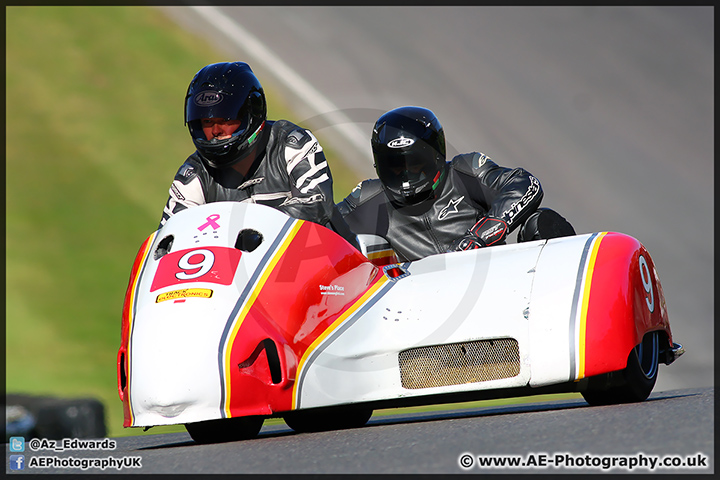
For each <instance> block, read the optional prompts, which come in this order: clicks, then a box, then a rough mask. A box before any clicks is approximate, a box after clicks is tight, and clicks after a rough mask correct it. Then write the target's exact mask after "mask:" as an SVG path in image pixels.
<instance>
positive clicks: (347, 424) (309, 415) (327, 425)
mask: <svg viewBox="0 0 720 480" xmlns="http://www.w3.org/2000/svg"><path fill="white" fill-rule="evenodd" d="M372 413H373V411H372V409H371V408H357V407H355V408H351V407H333V408H322V409H316V410H296V411H293V412H288V413H286V414H285V415H284V416H283V420H285V423H286V424H287V426H288V427H290V428H292V429H293V430H295V431H296V432H298V433H306V432H323V431H327V430H343V429H346V428H360V427H362V426H363V425H365V424H366V423H367V421H368V420H370V417H371V416H372Z"/></svg>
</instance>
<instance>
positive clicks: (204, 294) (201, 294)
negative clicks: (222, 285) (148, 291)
mask: <svg viewBox="0 0 720 480" xmlns="http://www.w3.org/2000/svg"><path fill="white" fill-rule="evenodd" d="M212 294H213V291H212V290H210V289H209V288H183V289H182V290H173V291H172V292H165V293H161V294H160V295H158V296H157V298H156V299H155V303H160V302H164V301H166V300H179V299H181V298H210V297H212Z"/></svg>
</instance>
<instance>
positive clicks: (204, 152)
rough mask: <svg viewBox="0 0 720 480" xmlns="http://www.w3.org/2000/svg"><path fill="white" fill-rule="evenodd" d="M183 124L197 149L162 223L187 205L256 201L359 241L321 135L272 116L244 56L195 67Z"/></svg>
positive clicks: (173, 190)
mask: <svg viewBox="0 0 720 480" xmlns="http://www.w3.org/2000/svg"><path fill="white" fill-rule="evenodd" d="M185 124H186V125H187V126H188V130H189V131H190V136H191V137H192V141H193V143H194V144H195V147H196V148H197V150H196V151H195V153H193V154H192V155H190V156H189V157H188V159H187V160H185V163H183V164H182V166H181V167H180V169H179V170H178V171H177V173H176V174H175V179H174V180H173V182H172V184H171V185H170V193H169V198H168V201H167V204H166V205H165V209H164V210H163V214H162V219H161V220H160V227H162V226H163V225H164V224H165V222H166V221H167V220H168V218H170V217H171V216H172V215H174V214H176V213H177V212H179V211H181V210H184V209H186V208H188V207H193V206H196V205H201V204H205V203H211V202H220V201H239V202H252V203H260V204H263V205H268V206H270V207H273V208H276V209H278V210H280V211H282V212H284V213H286V214H287V215H289V216H291V217H294V218H299V219H302V220H309V221H312V222H315V223H318V224H320V225H323V226H325V227H327V228H330V229H332V230H334V231H335V232H337V233H339V234H340V235H342V236H343V237H345V238H346V239H347V240H348V241H349V242H350V243H352V244H353V245H356V246H357V243H356V238H355V235H353V234H352V233H351V232H350V230H349V228H348V226H347V224H346V223H345V221H344V220H343V218H342V216H341V215H340V213H339V211H338V209H337V207H336V206H335V201H334V200H333V189H332V176H331V174H330V169H329V167H328V164H327V160H326V159H325V154H324V153H323V149H322V147H321V146H320V143H319V142H318V140H317V139H316V138H315V137H314V136H313V134H312V133H311V132H310V131H309V130H306V129H304V128H301V127H299V126H297V125H295V124H293V123H291V122H289V121H287V120H276V121H269V120H267V106H266V102H265V93H264V92H263V88H262V86H261V85H260V82H259V81H258V79H257V77H256V76H255V74H254V73H253V71H252V70H251V68H250V66H248V65H247V64H246V63H243V62H232V63H215V64H211V65H208V66H206V67H204V68H202V69H201V70H200V71H199V72H197V73H196V74H195V77H194V78H193V79H192V81H191V82H190V85H189V87H188V90H187V94H186V96H185Z"/></svg>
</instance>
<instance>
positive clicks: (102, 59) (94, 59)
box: [6, 6, 360, 436]
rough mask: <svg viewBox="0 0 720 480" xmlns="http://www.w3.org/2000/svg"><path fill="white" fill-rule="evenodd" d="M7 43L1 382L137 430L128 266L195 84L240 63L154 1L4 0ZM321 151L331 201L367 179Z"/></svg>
mask: <svg viewBox="0 0 720 480" xmlns="http://www.w3.org/2000/svg"><path fill="white" fill-rule="evenodd" d="M6 38H7V43H6V202H7V203H6V300H7V301H6V390H7V392H8V393H31V394H49V395H57V396H62V397H83V396H91V397H95V398H98V399H100V400H101V401H102V402H103V403H104V405H105V409H106V421H107V425H108V430H109V432H108V434H109V436H121V435H128V434H134V433H139V429H123V427H122V404H121V402H120V400H119V398H118V395H117V387H116V355H117V349H118V347H119V343H120V317H121V312H122V304H123V298H124V294H125V288H126V286H127V281H128V276H129V273H130V267H131V266H132V262H133V260H134V257H135V254H136V252H137V249H138V248H139V246H140V244H141V243H142V241H143V240H144V239H145V238H146V237H147V236H148V235H149V234H150V233H151V232H152V231H154V230H155V228H156V227H157V224H158V222H159V220H160V215H161V212H162V208H163V207H164V205H165V201H166V199H167V191H168V187H169V185H170V182H171V181H172V178H173V176H174V174H175V172H176V170H177V168H178V167H179V166H180V164H181V163H182V162H183V161H184V159H185V158H186V157H187V156H188V155H189V154H190V153H192V151H193V146H192V143H191V141H190V138H189V135H188V133H187V130H186V129H185V127H184V125H183V111H182V108H183V106H182V102H183V98H184V95H185V91H186V89H187V84H188V83H189V81H190V79H191V78H192V76H193V74H194V73H195V72H196V71H197V70H199V69H200V68H202V67H203V66H204V65H206V64H209V63H212V62H216V61H224V60H235V59H227V58H224V57H221V56H219V54H218V53H217V52H216V51H215V50H213V48H212V47H210V46H209V45H208V44H207V43H205V42H204V41H202V40H201V39H198V38H197V37H194V36H192V35H190V34H188V33H187V32H185V31H183V30H181V29H180V28H179V27H178V26H176V25H175V24H174V23H173V22H172V21H171V20H169V19H167V18H166V17H165V16H164V15H163V14H162V12H161V11H159V10H157V9H155V8H152V7H127V6H122V7H7V8H6ZM261 81H262V79H261ZM266 93H267V96H268V101H269V108H268V109H269V117H270V118H271V119H275V118H288V119H290V120H293V116H292V114H291V113H289V112H287V109H286V108H285V107H284V106H283V105H282V104H281V103H279V101H278V98H279V96H277V95H274V94H273V92H271V91H268V92H266ZM318 136H319V137H320V139H321V141H322V136H321V135H318ZM327 156H328V159H329V161H330V164H331V168H332V170H333V176H334V178H335V197H336V201H337V200H338V199H341V198H343V197H344V196H345V195H346V194H347V193H348V192H349V191H350V190H351V189H352V188H353V187H354V186H355V185H356V184H357V182H358V181H359V180H360V179H358V178H356V177H354V176H353V175H352V174H351V173H350V172H349V171H348V170H346V169H344V168H343V165H342V163H341V162H340V161H339V159H338V158H337V156H336V155H335V154H334V153H333V152H332V151H327ZM179 430H182V427H160V428H157V429H153V430H152V432H151V433H155V432H166V431H179Z"/></svg>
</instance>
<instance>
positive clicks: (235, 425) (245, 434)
mask: <svg viewBox="0 0 720 480" xmlns="http://www.w3.org/2000/svg"><path fill="white" fill-rule="evenodd" d="M262 424H263V417H237V418H221V419H218V420H207V421H205V422H195V423H186V424H185V429H186V430H187V431H188V433H189V434H190V436H191V437H192V439H193V440H195V442H196V443H222V442H234V441H238V440H248V439H250V438H255V437H256V436H257V434H258V433H260V429H261V428H262Z"/></svg>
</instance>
